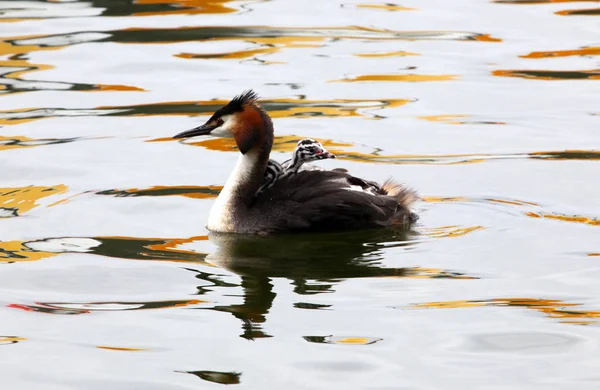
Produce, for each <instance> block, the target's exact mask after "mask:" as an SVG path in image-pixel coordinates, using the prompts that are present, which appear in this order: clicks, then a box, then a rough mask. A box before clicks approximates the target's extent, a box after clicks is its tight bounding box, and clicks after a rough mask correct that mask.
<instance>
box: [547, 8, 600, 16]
mask: <svg viewBox="0 0 600 390" xmlns="http://www.w3.org/2000/svg"><path fill="white" fill-rule="evenodd" d="M555 14H557V15H563V16H572V15H575V16H600V8H587V9H569V10H565V11H557V12H555Z"/></svg>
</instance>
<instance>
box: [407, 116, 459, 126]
mask: <svg viewBox="0 0 600 390" xmlns="http://www.w3.org/2000/svg"><path fill="white" fill-rule="evenodd" d="M468 117H469V115H462V114H454V115H452V114H447V115H428V116H419V117H417V118H419V119H423V120H426V121H430V122H442V123H447V124H449V125H460V124H462V123H463V122H461V121H457V120H456V119H458V118H468Z"/></svg>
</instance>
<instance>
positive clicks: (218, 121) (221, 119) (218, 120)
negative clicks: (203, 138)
mask: <svg viewBox="0 0 600 390" xmlns="http://www.w3.org/2000/svg"><path fill="white" fill-rule="evenodd" d="M223 123H225V121H224V120H223V118H219V119H217V127H219V126H222V125H223Z"/></svg>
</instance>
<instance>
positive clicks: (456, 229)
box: [419, 225, 486, 238]
mask: <svg viewBox="0 0 600 390" xmlns="http://www.w3.org/2000/svg"><path fill="white" fill-rule="evenodd" d="M485 229H486V227H485V226H479V225H475V226H467V227H462V226H456V225H452V226H440V227H435V228H421V229H419V230H420V232H421V234H423V235H425V236H429V237H435V238H445V237H462V236H466V235H467V234H470V233H473V232H476V231H481V230H485Z"/></svg>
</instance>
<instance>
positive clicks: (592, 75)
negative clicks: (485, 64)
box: [492, 69, 600, 80]
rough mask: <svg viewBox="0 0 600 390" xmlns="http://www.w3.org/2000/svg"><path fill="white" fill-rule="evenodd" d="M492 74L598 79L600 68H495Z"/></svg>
mask: <svg viewBox="0 0 600 390" xmlns="http://www.w3.org/2000/svg"><path fill="white" fill-rule="evenodd" d="M492 75H494V76H500V77H520V78H524V79H532V80H585V79H588V80H600V70H598V69H594V70H495V71H493V72H492Z"/></svg>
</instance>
